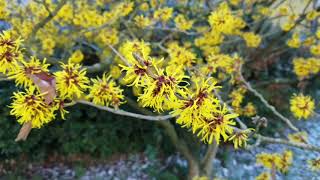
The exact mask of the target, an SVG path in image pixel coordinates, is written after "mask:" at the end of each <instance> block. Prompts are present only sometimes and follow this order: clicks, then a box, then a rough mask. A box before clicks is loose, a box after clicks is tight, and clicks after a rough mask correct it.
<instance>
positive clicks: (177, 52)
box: [168, 43, 196, 67]
mask: <svg viewBox="0 0 320 180" xmlns="http://www.w3.org/2000/svg"><path fill="white" fill-rule="evenodd" d="M168 51H169V56H170V61H169V65H175V66H181V65H183V66H184V67H191V66H192V65H193V64H194V63H195V62H196V55H195V54H194V53H193V52H191V51H189V50H187V49H186V48H184V47H181V46H179V45H178V44H177V43H172V44H170V45H169V48H168Z"/></svg>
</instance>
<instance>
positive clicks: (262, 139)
mask: <svg viewBox="0 0 320 180" xmlns="http://www.w3.org/2000/svg"><path fill="white" fill-rule="evenodd" d="M254 137H255V138H257V139H259V140H260V142H261V143H262V142H265V143H271V144H284V145H288V146H292V147H297V148H301V149H305V150H310V151H317V152H320V147H317V146H314V145H311V144H305V143H294V142H290V141H288V140H286V139H280V138H271V137H266V136H262V135H260V134H255V135H254Z"/></svg>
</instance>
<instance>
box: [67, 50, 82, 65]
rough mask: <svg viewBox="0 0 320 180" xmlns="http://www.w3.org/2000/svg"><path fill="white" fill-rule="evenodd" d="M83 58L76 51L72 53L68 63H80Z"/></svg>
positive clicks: (79, 51) (80, 53)
mask: <svg viewBox="0 0 320 180" xmlns="http://www.w3.org/2000/svg"><path fill="white" fill-rule="evenodd" d="M83 58H84V55H83V53H82V52H81V50H76V51H75V52H74V53H72V55H71V57H70V58H69V60H68V61H70V62H72V63H81V61H82V60H83Z"/></svg>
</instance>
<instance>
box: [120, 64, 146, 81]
mask: <svg viewBox="0 0 320 180" xmlns="http://www.w3.org/2000/svg"><path fill="white" fill-rule="evenodd" d="M119 66H120V67H121V68H122V69H121V70H122V71H126V76H125V77H124V78H123V80H124V81H125V84H128V86H142V83H144V82H145V81H147V79H148V78H149V77H148V76H147V67H148V66H149V65H146V66H142V65H140V64H136V65H134V66H124V65H121V64H120V65H119ZM142 80H144V81H142Z"/></svg>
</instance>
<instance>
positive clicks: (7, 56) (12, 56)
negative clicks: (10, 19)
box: [0, 31, 22, 74]
mask: <svg viewBox="0 0 320 180" xmlns="http://www.w3.org/2000/svg"><path fill="white" fill-rule="evenodd" d="M20 43H21V40H20V39H14V38H13V37H12V36H11V33H10V31H3V32H2V33H1V34H0V73H4V74H6V73H8V72H12V71H14V70H16V69H17V67H18V62H20V61H21V60H22V54H21V50H20Z"/></svg>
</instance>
